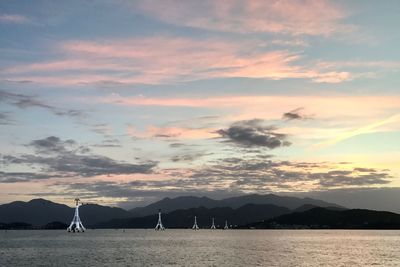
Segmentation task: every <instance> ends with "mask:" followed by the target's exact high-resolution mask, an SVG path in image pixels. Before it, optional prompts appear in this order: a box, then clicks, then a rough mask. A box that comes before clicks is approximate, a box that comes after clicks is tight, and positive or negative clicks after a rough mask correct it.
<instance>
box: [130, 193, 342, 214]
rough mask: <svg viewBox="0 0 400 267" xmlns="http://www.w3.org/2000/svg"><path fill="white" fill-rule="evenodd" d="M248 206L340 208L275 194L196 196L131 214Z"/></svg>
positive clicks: (167, 201)
mask: <svg viewBox="0 0 400 267" xmlns="http://www.w3.org/2000/svg"><path fill="white" fill-rule="evenodd" d="M246 204H259V205H266V204H270V205H275V206H279V207H284V208H288V209H291V210H292V209H296V208H299V207H301V206H303V205H313V206H317V207H340V206H339V205H337V204H334V203H329V202H325V201H322V200H317V199H312V198H298V197H288V196H278V195H274V194H267V195H258V194H251V195H243V196H238V197H231V198H225V199H221V200H215V199H211V198H208V197H194V196H182V197H176V198H164V199H162V200H160V201H157V202H154V203H152V204H150V205H147V206H145V207H140V208H134V209H131V210H130V212H131V213H132V214H133V216H135V217H143V216H147V215H152V214H155V212H156V211H158V210H159V209H161V210H162V211H163V212H164V213H168V212H171V211H174V210H178V209H190V208H200V207H204V208H209V209H211V208H221V207H229V208H232V209H237V208H239V207H242V206H244V205H246Z"/></svg>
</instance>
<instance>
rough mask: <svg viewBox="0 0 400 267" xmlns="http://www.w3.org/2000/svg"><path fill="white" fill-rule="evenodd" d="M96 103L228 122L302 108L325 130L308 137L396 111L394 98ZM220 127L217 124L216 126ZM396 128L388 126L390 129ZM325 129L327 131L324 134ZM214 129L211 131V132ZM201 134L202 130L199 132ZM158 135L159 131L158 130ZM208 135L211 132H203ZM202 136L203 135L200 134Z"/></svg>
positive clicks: (398, 104) (398, 103)
mask: <svg viewBox="0 0 400 267" xmlns="http://www.w3.org/2000/svg"><path fill="white" fill-rule="evenodd" d="M88 101H92V102H93V101H95V102H98V103H107V104H112V105H124V106H166V107H187V108H190V107H195V108H204V109H208V110H209V109H213V110H215V112H216V113H218V114H221V112H223V113H222V114H228V115H224V116H223V118H222V117H221V120H222V121H224V123H229V122H232V121H237V120H248V119H253V118H262V119H269V120H276V119H280V118H281V117H282V114H283V113H285V112H287V111H288V110H291V109H295V108H298V107H299V105H301V106H302V107H304V108H305V110H306V111H307V113H308V114H312V115H313V117H315V118H316V119H317V120H323V121H324V127H325V130H324V129H322V128H319V127H316V128H315V129H312V130H311V131H312V132H307V133H305V132H304V135H308V136H310V135H312V134H313V133H317V132H318V131H319V132H320V133H321V134H322V133H323V134H324V136H326V135H328V134H331V133H334V132H333V131H332V129H333V128H336V129H338V130H339V131H341V130H348V129H351V128H352V127H354V126H355V125H359V124H368V123H371V122H374V120H379V119H381V118H382V117H385V116H390V115H392V114H393V112H395V111H397V112H398V111H399V110H400V97H398V96H349V95H343V96H341V95H326V96H262V95H258V96H220V97H208V98H147V97H120V96H110V97H107V98H97V99H90V100H88ZM331 122H335V123H334V124H332V125H330V123H331ZM219 127H221V125H219ZM393 127H395V128H396V129H399V128H398V127H396V125H391V129H393ZM299 129H300V128H291V129H289V130H288V131H289V132H291V133H292V132H293V133H296V135H301V134H302V133H301V131H302V130H301V129H300V130H299ZM326 129H329V130H328V131H326ZM214 130H215V129H214ZM200 131H203V129H200ZM161 132H162V131H161ZM207 132H209V133H212V132H213V130H212V129H207ZM204 136H206V135H204Z"/></svg>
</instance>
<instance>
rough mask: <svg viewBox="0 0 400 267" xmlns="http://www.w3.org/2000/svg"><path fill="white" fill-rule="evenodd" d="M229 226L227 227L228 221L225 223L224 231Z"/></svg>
mask: <svg viewBox="0 0 400 267" xmlns="http://www.w3.org/2000/svg"><path fill="white" fill-rule="evenodd" d="M228 229H229V226H228V221H225V226H224V230H228Z"/></svg>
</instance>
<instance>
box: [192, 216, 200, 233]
mask: <svg viewBox="0 0 400 267" xmlns="http://www.w3.org/2000/svg"><path fill="white" fill-rule="evenodd" d="M192 229H193V230H199V226H198V225H197V217H196V216H194V224H193V227H192Z"/></svg>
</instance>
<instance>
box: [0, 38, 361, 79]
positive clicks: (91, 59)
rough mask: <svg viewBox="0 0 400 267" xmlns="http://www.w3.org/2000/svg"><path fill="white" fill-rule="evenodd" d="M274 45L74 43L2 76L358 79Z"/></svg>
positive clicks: (169, 40) (213, 41) (187, 40)
mask: <svg viewBox="0 0 400 267" xmlns="http://www.w3.org/2000/svg"><path fill="white" fill-rule="evenodd" d="M270 45H274V44H273V43H271V44H269V43H268V42H265V41H259V40H256V39H247V40H229V39H221V38H219V39H217V38H213V39H212V38H209V39H194V38H187V37H186V38H185V37H175V36H158V37H145V38H140V39H139V38H130V39H114V40H105V41H103V42H96V41H86V40H73V41H67V42H64V43H61V44H59V45H58V51H59V53H60V56H59V57H58V58H57V59H56V60H49V61H46V62H36V63H31V64H22V65H16V66H9V67H5V68H3V69H2V75H1V77H2V79H3V80H7V81H11V82H22V81H24V82H26V81H30V82H35V83H41V84H47V85H52V86H66V85H78V86H79V85H81V86H84V85H88V84H89V85H93V84H94V85H98V86H110V85H118V84H165V83H176V82H189V81H196V80H204V79H217V78H237V77H240V78H242V77H245V78H255V79H272V80H281V79H309V80H311V81H313V82H324V83H326V82H327V83H339V82H344V81H349V80H352V79H353V78H354V77H353V74H351V73H349V72H347V71H343V70H341V71H335V69H334V68H329V69H326V68H325V67H324V71H320V70H319V69H318V68H317V67H315V66H313V64H314V63H312V64H309V63H304V64H301V63H300V60H303V59H304V58H305V57H304V55H303V54H301V53H299V52H290V51H287V50H286V49H278V50H273V48H272V47H270ZM183 51H184V52H183ZM318 64H320V62H318Z"/></svg>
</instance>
